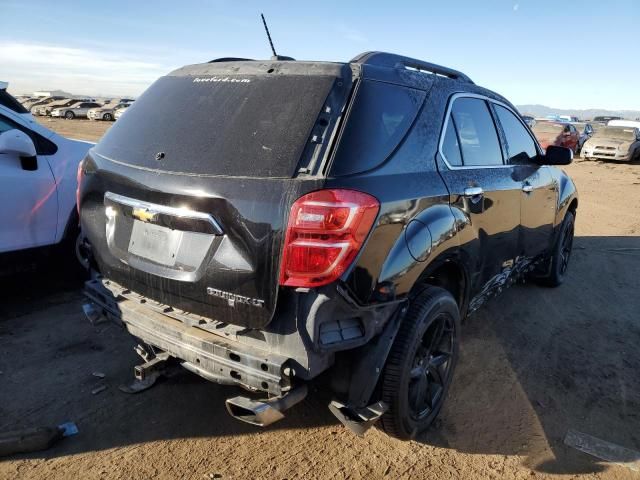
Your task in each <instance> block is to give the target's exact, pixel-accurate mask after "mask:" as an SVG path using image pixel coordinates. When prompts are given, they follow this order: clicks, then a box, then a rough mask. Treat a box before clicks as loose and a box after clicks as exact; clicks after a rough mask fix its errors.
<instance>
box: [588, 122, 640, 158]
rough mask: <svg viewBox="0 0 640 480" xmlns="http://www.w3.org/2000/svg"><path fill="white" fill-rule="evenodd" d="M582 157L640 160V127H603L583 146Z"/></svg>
mask: <svg viewBox="0 0 640 480" xmlns="http://www.w3.org/2000/svg"><path fill="white" fill-rule="evenodd" d="M582 157H584V158H587V159H591V158H598V159H600V160H620V161H623V162H633V161H640V128H631V127H602V128H600V129H598V130H596V132H595V133H594V134H593V136H592V137H591V138H590V139H589V140H587V141H586V142H585V144H584V146H583V147H582Z"/></svg>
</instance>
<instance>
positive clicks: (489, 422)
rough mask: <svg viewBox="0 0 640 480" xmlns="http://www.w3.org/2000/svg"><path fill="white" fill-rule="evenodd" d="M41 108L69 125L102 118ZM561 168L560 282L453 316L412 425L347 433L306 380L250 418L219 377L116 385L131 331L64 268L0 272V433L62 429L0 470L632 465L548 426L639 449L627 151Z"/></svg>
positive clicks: (627, 473) (636, 200) (323, 474)
mask: <svg viewBox="0 0 640 480" xmlns="http://www.w3.org/2000/svg"><path fill="white" fill-rule="evenodd" d="M43 123H44V124H45V125H47V126H48V127H50V128H54V129H56V130H58V131H60V132H62V133H64V134H66V135H69V136H72V137H76V138H86V139H95V138H97V136H98V135H100V134H101V133H102V132H103V131H104V129H106V128H107V127H109V126H110V124H108V123H97V122H89V121H78V120H75V121H66V120H58V121H53V122H49V121H44V122H43ZM567 170H568V172H569V173H570V174H571V175H572V176H573V178H574V179H575V181H576V184H577V186H578V189H579V192H580V205H579V208H578V216H577V227H576V228H577V230H576V234H577V238H576V241H575V250H574V254H573V257H572V264H571V268H570V275H569V278H568V281H567V282H566V284H565V285H563V286H562V287H560V288H558V289H546V288H541V287H537V286H534V285H529V284H525V285H518V286H515V287H512V288H511V289H509V290H508V291H507V292H506V293H505V294H504V295H503V296H502V297H501V298H500V299H498V300H493V301H492V302H490V303H489V304H488V305H487V306H485V307H483V308H482V309H481V311H479V312H477V313H476V314H474V315H473V316H472V317H470V318H469V319H468V320H467V321H466V324H465V325H464V327H463V338H462V348H461V359H460V363H459V364H458V368H457V371H456V374H455V378H454V382H453V386H452V389H451V392H450V395H449V398H448V400H447V402H446V404H445V407H444V409H443V411H442V413H441V415H440V419H439V420H438V421H437V423H436V425H435V427H434V428H432V429H431V430H430V431H429V432H427V433H426V434H425V435H423V436H422V437H420V438H419V439H417V440H416V441H412V442H400V441H396V440H394V439H391V438H388V437H387V436H385V435H384V434H383V433H381V432H380V431H378V430H376V429H372V430H370V431H369V432H367V434H366V435H365V436H364V438H358V437H356V436H354V435H353V434H351V433H350V432H349V431H347V430H345V429H344V428H343V427H342V426H341V425H340V424H339V423H338V421H337V420H336V419H335V418H334V417H333V416H332V415H331V414H330V412H329V410H328V409H327V407H326V403H325V402H324V401H323V400H321V399H320V397H319V396H315V395H310V398H309V399H308V400H307V401H305V402H304V403H302V404H300V405H298V406H296V407H294V408H293V409H292V410H291V411H290V412H289V413H288V415H287V417H286V418H285V420H283V421H282V422H280V423H276V424H274V425H272V426H271V427H270V428H268V429H265V430H260V429H258V428H254V427H251V426H249V425H245V424H242V423H240V422H237V421H235V420H233V419H232V418H231V417H229V415H227V413H226V412H225V410H224V399H225V398H227V397H229V396H232V395H234V394H235V393H236V392H235V391H234V390H233V389H230V388H229V387H222V386H218V385H215V384H212V383H208V382H206V381H204V380H202V379H200V378H199V377H196V376H194V375H192V374H190V373H188V372H184V373H183V374H180V375H179V376H177V377H174V378H172V379H169V380H167V381H164V382H162V383H161V384H159V385H157V386H156V387H154V388H153V389H151V390H149V391H146V392H143V393H140V394H138V395H134V396H130V395H125V394H123V393H121V392H119V391H118V389H117V386H118V385H119V384H120V383H123V382H127V381H128V380H130V379H131V377H132V367H133V365H135V364H136V363H137V362H138V357H137V356H136V355H135V353H134V352H133V348H132V347H133V341H132V340H131V339H130V338H129V337H128V335H127V334H126V333H125V332H123V331H121V330H120V329H119V328H118V327H116V326H109V325H100V326H98V327H93V326H91V325H90V324H89V322H88V321H87V320H86V319H85V317H84V315H83V314H82V312H81V305H82V303H83V300H82V296H81V294H80V291H79V287H80V284H79V282H78V281H77V280H74V279H73V278H72V277H70V276H69V275H68V274H67V273H66V270H67V269H65V268H62V267H59V266H56V265H59V262H58V263H55V262H52V263H51V264H50V265H44V266H43V267H42V268H41V271H40V272H38V275H23V276H20V277H15V278H12V279H9V280H5V281H4V282H3V283H2V285H1V287H2V288H1V289H0V291H1V292H2V293H1V296H2V297H1V299H0V432H1V431H4V430H8V429H15V428H21V427H28V426H39V425H56V424H59V423H62V422H65V421H73V422H75V423H76V424H77V425H78V428H79V430H80V433H79V434H78V435H76V436H73V437H69V438H66V439H63V440H62V441H61V442H60V443H58V444H56V445H55V446H54V447H52V448H51V449H49V450H47V451H44V452H39V453H35V454H29V455H18V456H13V457H8V458H4V459H0V478H7V479H13V478H34V479H35V478H38V479H42V478H46V479H48V480H50V479H67V478H83V479H85V478H86V479H93V478H110V479H112V478H113V479H131V478H133V479H138V478H167V479H168V478H194V479H202V478H225V479H244V478H273V479H278V480H280V479H294V478H334V479H347V478H348V479H360V478H367V479H369V478H383V477H384V478H434V479H435V478H437V479H442V478H536V477H541V476H547V475H549V476H553V475H562V476H563V477H565V478H566V477H569V478H571V477H574V476H585V477H586V478H612V479H613V478H638V476H640V472H634V471H632V470H630V469H627V468H625V467H622V466H617V465H612V464H607V463H604V462H601V461H599V460H597V459H595V458H592V457H590V456H587V455H585V454H583V453H581V452H578V451H576V450H574V449H572V448H570V447H567V446H565V445H564V443H563V439H564V437H565V435H566V433H567V431H568V430H569V429H574V430H577V431H579V432H583V433H586V434H589V435H593V436H595V437H598V438H601V439H604V440H607V441H610V442H613V443H615V444H618V445H621V446H624V447H626V448H629V449H633V450H640V377H639V373H638V372H640V351H639V350H638V345H639V344H640V313H639V312H640V296H639V295H638V287H639V286H640V282H639V281H638V275H639V274H640V165H618V164H605V163H599V162H587V161H582V160H581V159H577V160H576V161H575V162H574V164H573V165H570V166H569V167H568V168H567ZM94 371H100V372H103V373H105V375H106V378H105V379H104V380H100V379H98V378H96V377H94V376H92V372H94ZM101 384H104V385H106V386H107V389H106V390H104V391H102V392H101V393H98V394H96V395H92V394H91V390H92V389H94V388H95V387H96V386H99V385H101Z"/></svg>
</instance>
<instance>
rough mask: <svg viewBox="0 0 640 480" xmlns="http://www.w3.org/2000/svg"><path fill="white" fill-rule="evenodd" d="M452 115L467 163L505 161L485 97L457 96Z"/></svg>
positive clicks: (463, 159)
mask: <svg viewBox="0 0 640 480" xmlns="http://www.w3.org/2000/svg"><path fill="white" fill-rule="evenodd" d="M451 116H452V118H453V122H454V123H455V126H456V131H457V134H458V143H459V144H460V149H461V151H462V163H463V165H465V166H489V165H502V164H503V161H502V152H501V148H500V143H499V141H498V134H497V132H496V128H495V125H494V123H493V118H492V117H491V113H490V112H489V108H488V106H487V104H486V102H485V101H484V100H481V99H479V98H467V97H462V98H458V99H456V100H454V102H453V106H452V108H451Z"/></svg>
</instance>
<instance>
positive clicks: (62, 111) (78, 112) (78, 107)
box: [51, 102, 102, 120]
mask: <svg viewBox="0 0 640 480" xmlns="http://www.w3.org/2000/svg"><path fill="white" fill-rule="evenodd" d="M101 106H102V105H100V104H99V103H96V102H78V103H74V104H73V105H71V106H69V107H63V108H54V109H53V110H51V116H52V117H60V118H63V117H64V118H66V119H67V120H71V119H72V118H82V117H84V118H86V117H87V113H89V110H91V109H92V108H96V107H101Z"/></svg>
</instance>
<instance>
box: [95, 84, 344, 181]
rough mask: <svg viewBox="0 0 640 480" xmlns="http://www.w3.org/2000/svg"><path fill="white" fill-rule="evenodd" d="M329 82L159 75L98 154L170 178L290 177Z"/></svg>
mask: <svg viewBox="0 0 640 480" xmlns="http://www.w3.org/2000/svg"><path fill="white" fill-rule="evenodd" d="M334 80H335V77H332V76H300V75H296V76H285V75H279V76H266V75H244V76H242V77H239V76H238V77H235V76H231V75H229V76H226V75H225V76H202V77H183V76H166V77H162V78H160V79H159V80H157V81H156V82H155V83H154V84H153V85H152V86H151V87H149V89H148V90H147V91H146V92H145V93H144V94H143V95H142V96H141V97H140V98H139V99H138V100H136V102H135V103H134V104H132V105H131V107H130V108H128V109H127V110H128V113H127V115H126V116H124V117H122V120H121V121H119V122H118V123H117V124H115V125H114V126H113V127H112V128H111V129H110V130H109V131H108V132H107V134H106V135H105V136H104V138H103V140H102V141H101V142H100V143H99V144H98V145H97V146H96V147H95V151H96V152H97V153H98V154H99V155H103V156H105V157H107V158H112V159H114V160H117V161H121V162H124V163H128V164H130V165H135V166H140V167H144V168H152V169H160V170H164V171H171V172H174V173H191V174H194V173H195V174H206V175H230V176H250V177H291V176H292V175H293V174H294V173H295V168H296V167H297V165H298V161H299V159H300V156H301V155H302V151H303V149H304V147H305V145H306V142H307V139H308V137H309V134H310V132H311V129H312V128H313V126H314V124H315V122H316V120H317V118H318V115H319V113H320V111H321V109H322V105H323V103H324V102H325V100H326V98H327V95H328V94H329V91H330V89H331V86H332V85H333V82H334ZM159 153H162V158H163V160H162V162H160V163H159V162H158V161H157V160H156V155H157V154H159Z"/></svg>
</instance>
